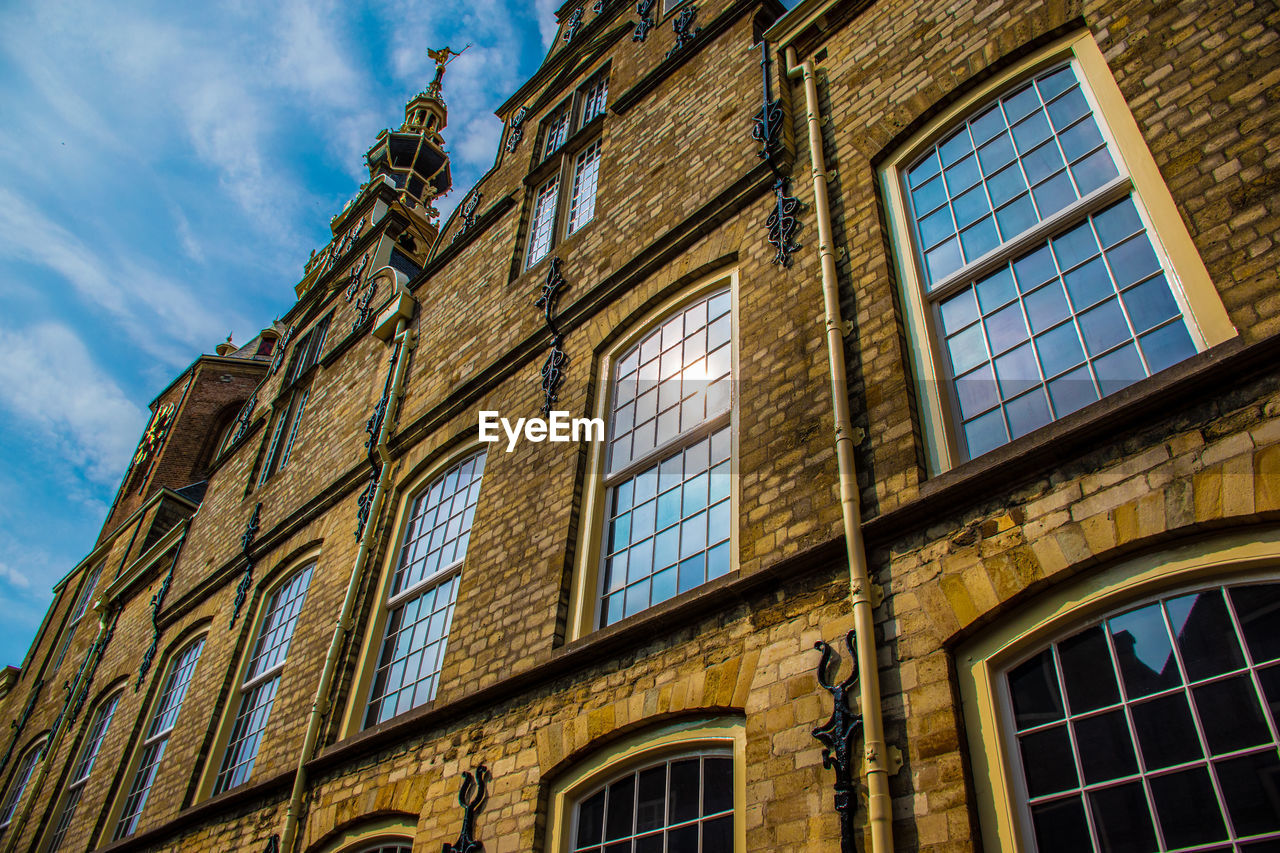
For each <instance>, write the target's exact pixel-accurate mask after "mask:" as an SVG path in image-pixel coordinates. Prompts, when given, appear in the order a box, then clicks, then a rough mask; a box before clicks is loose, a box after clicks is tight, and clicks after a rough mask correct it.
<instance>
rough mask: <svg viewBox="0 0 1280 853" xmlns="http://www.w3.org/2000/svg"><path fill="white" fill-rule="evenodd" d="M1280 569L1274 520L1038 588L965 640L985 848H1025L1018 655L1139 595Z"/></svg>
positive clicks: (963, 679)
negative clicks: (1010, 678)
mask: <svg viewBox="0 0 1280 853" xmlns="http://www.w3.org/2000/svg"><path fill="white" fill-rule="evenodd" d="M1278 571H1280V527H1272V528H1269V529H1264V530H1256V529H1251V530H1247V531H1240V532H1238V533H1233V534H1230V535H1228V536H1225V537H1221V538H1218V539H1213V540H1207V541H1200V542H1196V543H1194V544H1189V545H1185V546H1182V547H1179V548H1177V549H1174V550H1170V551H1163V552H1158V553H1154V554H1147V555H1144V556H1141V557H1137V558H1135V559H1132V560H1127V561H1125V562H1122V563H1119V564H1118V565H1115V566H1112V567H1111V568H1109V569H1107V570H1105V571H1103V572H1101V573H1098V574H1095V575H1091V576H1088V577H1085V578H1082V579H1080V580H1076V581H1074V582H1071V583H1067V584H1063V585H1061V586H1059V587H1058V588H1056V589H1054V590H1052V591H1051V592H1049V593H1048V594H1046V595H1043V596H1040V597H1039V598H1037V599H1036V600H1035V601H1034V602H1032V603H1031V604H1030V605H1028V606H1027V607H1024V608H1022V609H1021V610H1020V611H1018V612H1017V613H1016V614H1014V615H1013V616H1011V617H1009V618H1007V619H1004V620H1003V621H1001V622H1000V623H998V624H997V625H995V626H993V627H992V628H991V629H988V630H987V631H984V632H983V633H981V634H979V635H978V636H976V637H974V638H973V639H971V640H969V641H967V642H966V643H964V644H962V645H961V646H960V647H959V648H957V650H956V673H957V679H958V681H959V686H960V700H961V708H962V711H963V715H964V722H965V731H966V735H967V738H968V749H969V759H970V764H971V766H972V768H973V784H974V789H973V790H974V794H975V798H976V805H977V811H978V818H979V825H980V827H981V834H982V839H981V842H982V847H981V849H982V850H986V851H990V853H1008V852H1009V851H1030V850H1033V849H1034V846H1033V845H1032V844H1031V843H1029V842H1030V839H1031V828H1030V826H1028V825H1027V821H1026V819H1025V818H1024V816H1023V810H1022V808H1021V807H1020V806H1019V804H1018V797H1019V794H1018V791H1019V786H1020V782H1019V779H1018V775H1017V763H1016V756H1015V755H1013V749H1014V746H1013V738H1012V732H1013V722H1012V719H1011V714H1010V712H1009V710H1008V708H1009V702H1008V696H1007V691H1006V690H1005V686H1004V674H1005V673H1006V672H1007V671H1008V669H1009V668H1010V667H1011V666H1013V665H1014V664H1015V663H1016V662H1017V661H1018V660H1020V659H1021V658H1023V657H1025V656H1026V655H1028V654H1029V653H1031V652H1034V651H1036V650H1038V649H1040V648H1043V647H1044V646H1047V645H1048V644H1049V643H1050V642H1052V641H1054V640H1055V639H1058V638H1060V637H1063V636H1066V635H1069V634H1070V633H1071V631H1072V629H1073V628H1074V627H1075V626H1080V625H1082V624H1083V623H1086V622H1088V621H1090V620H1092V619H1097V618H1099V617H1101V616H1103V615H1105V614H1108V613H1112V612H1115V611H1118V610H1121V609H1123V608H1124V607H1126V606H1127V605H1130V604H1133V603H1136V602H1137V601H1139V600H1140V599H1144V598H1150V597H1153V596H1156V595H1161V594H1165V593H1170V592H1173V591H1176V590H1178V589H1181V588H1183V587H1191V586H1195V585H1197V584H1208V583H1222V582H1226V581H1229V582H1232V583H1235V582H1239V581H1244V580H1251V579H1274V578H1275V577H1276V576H1277V572H1278Z"/></svg>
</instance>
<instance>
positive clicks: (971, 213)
mask: <svg viewBox="0 0 1280 853" xmlns="http://www.w3.org/2000/svg"><path fill="white" fill-rule="evenodd" d="M951 205H952V208H953V209H954V210H955V212H956V222H957V223H958V224H959V225H960V227H961V228H964V227H965V226H966V225H972V224H973V223H975V222H977V221H978V220H979V219H981V218H982V217H984V216H986V215H987V214H988V213H990V212H991V205H990V204H989V203H988V202H987V191H986V190H984V189H983V188H982V187H981V186H977V187H974V188H973V189H971V190H969V191H967V192H964V193H961V194H960V195H959V196H957V197H956V199H955V201H953V202H952V203H951Z"/></svg>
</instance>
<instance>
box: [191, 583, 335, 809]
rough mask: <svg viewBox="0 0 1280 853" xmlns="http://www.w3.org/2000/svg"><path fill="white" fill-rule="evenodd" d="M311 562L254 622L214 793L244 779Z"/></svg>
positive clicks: (271, 698) (285, 653) (263, 725)
mask: <svg viewBox="0 0 1280 853" xmlns="http://www.w3.org/2000/svg"><path fill="white" fill-rule="evenodd" d="M313 569H315V564H314V563H312V564H311V565H309V566H307V567H306V568H304V569H302V570H301V571H298V572H295V573H294V574H293V575H292V576H290V577H289V578H288V579H287V580H286V581H285V582H284V583H282V584H281V585H280V587H279V588H278V589H277V590H276V591H275V592H274V593H273V594H272V596H271V600H270V601H269V602H268V604H267V607H266V610H265V611H264V613H263V616H262V623H261V624H260V625H259V626H258V638H257V640H256V641H255V642H254V645H253V654H252V655H251V656H250V658H249V664H248V666H247V667H246V668H245V673H244V680H243V681H242V682H241V685H240V697H241V698H240V710H239V711H238V712H237V713H236V719H235V723H234V724H233V726H232V728H231V734H230V737H229V740H228V742H227V749H226V752H225V753H224V754H223V757H222V765H221V768H220V769H219V771H218V778H217V779H216V780H215V781H214V785H213V793H215V794H220V793H222V792H223V791H225V790H227V789H228V788H234V787H235V786H236V785H239V784H241V783H242V782H246V781H248V779H249V775H250V774H251V773H252V772H253V763H254V761H255V760H256V759H257V757H258V747H259V745H260V744H261V743H262V734H263V732H264V731H265V730H266V728H267V720H268V719H269V718H270V716H271V707H272V705H273V704H274V703H275V698H276V691H277V690H279V688H280V676H281V673H282V672H283V671H284V663H285V658H286V657H287V656H288V654H289V643H290V641H291V640H292V639H293V630H294V628H295V627H297V624H298V616H299V614H301V613H302V605H303V602H305V601H306V597H307V588H308V587H309V586H310V584H311V573H312V570H313Z"/></svg>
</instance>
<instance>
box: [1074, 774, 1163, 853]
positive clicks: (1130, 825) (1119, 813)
mask: <svg viewBox="0 0 1280 853" xmlns="http://www.w3.org/2000/svg"><path fill="white" fill-rule="evenodd" d="M1089 811H1090V812H1091V813H1092V814H1093V827H1094V831H1095V832H1097V834H1098V841H1099V842H1101V844H1102V849H1103V850H1104V851H1107V853H1154V851H1155V850H1157V849H1158V847H1157V845H1156V830H1155V827H1154V826H1152V825H1151V812H1150V811H1149V810H1148V808H1147V797H1146V794H1145V793H1143V790H1142V783H1141V782H1128V783H1126V784H1124V785H1117V786H1116V787H1114V788H1103V789H1102V790H1101V791H1094V792H1093V793H1091V794H1089Z"/></svg>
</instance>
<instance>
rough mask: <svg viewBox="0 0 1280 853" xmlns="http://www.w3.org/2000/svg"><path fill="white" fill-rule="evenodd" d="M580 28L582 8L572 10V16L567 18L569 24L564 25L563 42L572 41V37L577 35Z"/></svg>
mask: <svg viewBox="0 0 1280 853" xmlns="http://www.w3.org/2000/svg"><path fill="white" fill-rule="evenodd" d="M581 28H582V7H581V6H579V7H578V8H576V9H574V10H573V14H572V15H570V16H569V23H567V24H565V25H564V40H565V41H566V42H571V41H573V37H574V36H576V35H577V34H578V30H580V29H581Z"/></svg>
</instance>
